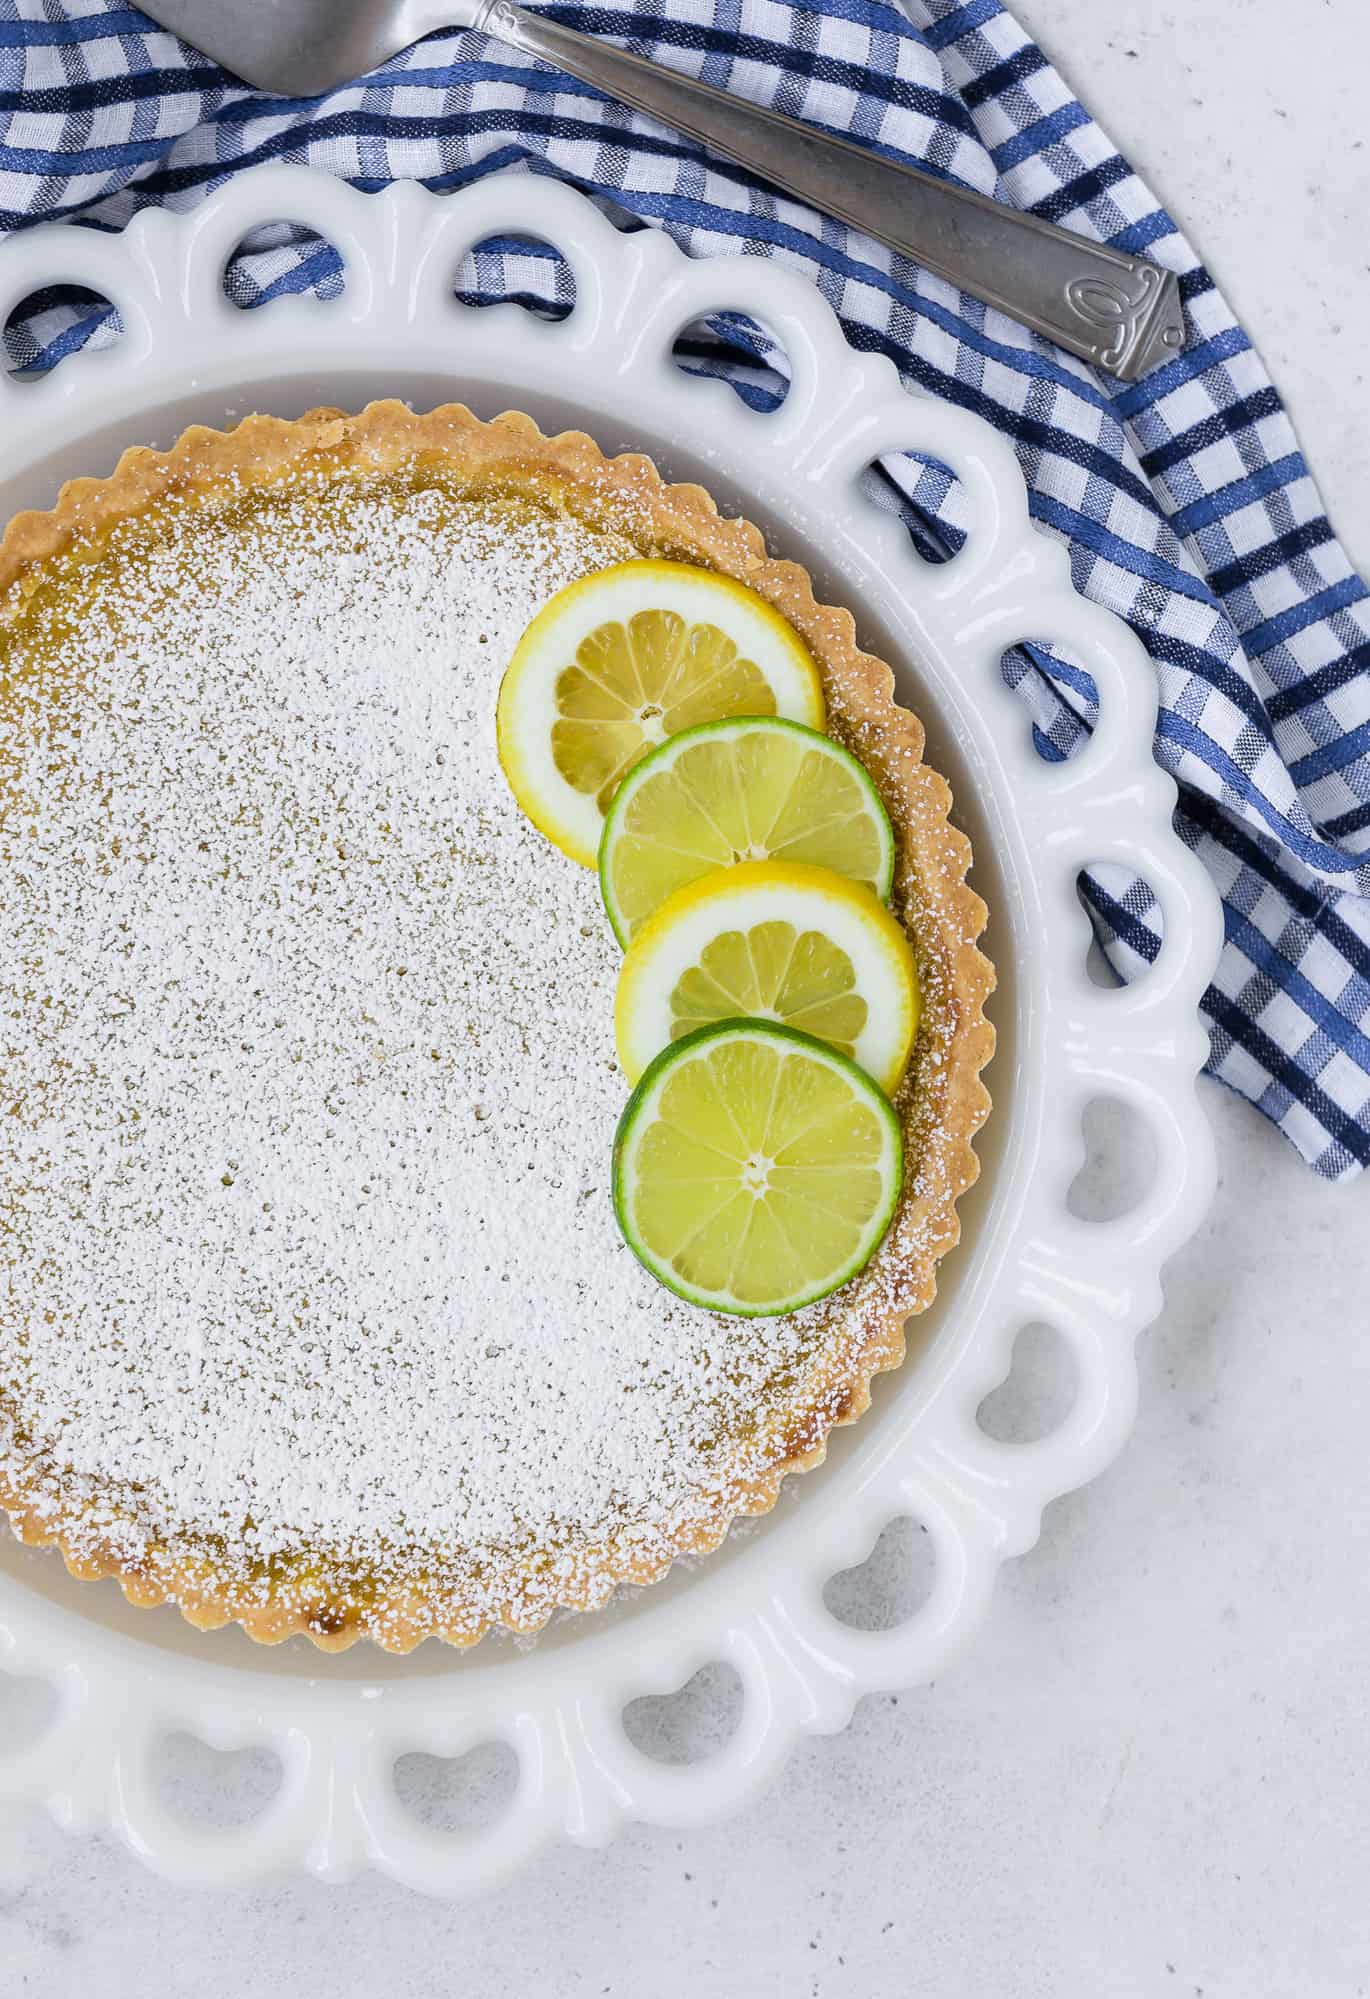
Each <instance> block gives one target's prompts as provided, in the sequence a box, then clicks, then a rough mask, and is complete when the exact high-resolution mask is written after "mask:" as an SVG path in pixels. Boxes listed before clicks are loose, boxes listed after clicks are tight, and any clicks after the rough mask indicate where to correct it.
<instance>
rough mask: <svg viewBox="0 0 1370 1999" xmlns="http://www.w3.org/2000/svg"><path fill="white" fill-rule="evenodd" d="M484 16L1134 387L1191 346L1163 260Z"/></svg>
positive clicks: (562, 39)
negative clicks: (1136, 253)
mask: <svg viewBox="0 0 1370 1999" xmlns="http://www.w3.org/2000/svg"><path fill="white" fill-rule="evenodd" d="M474 25H475V26H476V27H477V28H480V29H483V30H484V31H485V32H486V33H487V34H491V35H497V36H498V37H499V39H500V40H501V41H504V42H508V43H509V44H510V45H511V47H513V48H517V49H522V50H523V51H524V53H525V54H527V55H533V56H540V57H541V58H542V59H543V61H544V62H549V63H552V64H554V65H555V67H556V68H558V69H563V70H566V71H568V72H569V74H570V75H572V76H578V77H580V78H581V79H582V80H583V81H584V82H586V83H590V84H593V85H594V86H595V87H596V88H597V89H600V90H603V91H606V92H608V93H609V95H611V96H613V97H617V98H620V99H622V101H623V102H624V103H625V104H631V105H633V106H634V108H635V109H636V110H638V111H645V112H646V113H647V115H648V116H649V117H652V118H660V119H661V120H662V122H663V123H664V124H667V125H674V126H675V128H676V129H677V131H681V132H686V133H688V134H689V135H690V137H691V138H694V139H699V140H701V141H702V142H703V143H704V144H705V145H709V146H712V147H714V148H715V149H716V150H717V151H718V152H720V153H723V154H725V155H726V156H727V157H728V158H729V159H733V160H739V161H740V162H741V163H742V164H743V165H744V166H748V167H752V168H754V169H755V171H756V172H757V173H759V174H763V175H764V176H765V178H766V179H767V180H768V181H772V182H773V183H774V184H775V186H777V187H778V188H781V189H783V190H784V191H785V192H786V193H787V194H793V195H795V196H797V198H798V199H799V200H801V201H806V202H809V203H811V204H812V206H813V207H815V208H818V209H821V210H823V212H824V213H826V214H828V215H836V216H838V217H840V219H841V220H842V221H843V222H848V223H850V224H851V225H852V226H853V228H856V229H864V230H865V231H866V233H867V234H868V235H871V236H875V237H877V238H878V239H879V240H880V241H881V242H882V243H887V244H888V245H889V246H890V248H891V249H894V250H900V251H902V252H903V253H904V254H905V255H906V256H909V257H913V258H915V259H916V260H917V261H918V262H919V263H920V264H923V265H924V266H925V267H926V268H927V269H928V270H930V271H935V272H936V273H937V274H938V276H939V277H943V278H946V279H948V280H949V281H950V283H952V284H954V285H958V286H960V287H961V289H962V290H964V291H968V292H970V293H972V294H973V295H974V296H975V297H976V298H980V299H984V300H985V302H986V303H987V304H988V305H995V306H998V307H999V308H1000V309H1001V311H1003V312H1006V313H1008V314H1009V316H1010V317H1011V318H1013V319H1017V320H1020V321H1021V322H1022V323H1023V325H1024V326H1030V327H1032V328H1033V330H1034V331H1035V332H1037V333H1043V334H1045V335H1046V337H1047V338H1048V339H1049V340H1054V341H1055V342H1056V344H1057V346H1058V347H1064V348H1066V349H1067V351H1068V352H1069V353H1071V354H1078V355H1080V356H1081V358H1082V359H1084V360H1086V361H1089V362H1092V363H1093V365H1094V366H1095V367H1096V368H1102V369H1104V370H1105V372H1106V373H1108V374H1110V375H1116V376H1117V377H1118V378H1119V380H1120V381H1124V382H1135V381H1136V380H1137V379H1138V378H1139V377H1140V376H1142V375H1144V374H1146V373H1147V371H1148V370H1149V369H1151V368H1154V367H1155V366H1157V364H1158V363H1160V362H1162V361H1165V360H1169V359H1170V358H1171V357H1172V356H1174V355H1175V354H1177V353H1178V352H1179V351H1180V348H1181V347H1182V346H1183V345H1184V318H1183V314H1182V312H1181V308H1180V292H1179V284H1178V281H1177V279H1176V278H1175V276H1174V274H1173V273H1172V272H1169V271H1162V270H1161V269H1160V267H1159V266H1158V265H1156V264H1149V263H1147V262H1145V261H1144V259H1142V258H1140V257H1132V256H1128V255H1125V254H1124V253H1123V252H1122V251H1120V250H1112V249H1110V248H1109V247H1108V246H1107V244H1103V243H1090V242H1087V241H1086V240H1085V239H1084V238H1083V237H1080V236H1073V235H1071V234H1070V233H1069V231H1067V230H1065V229H1058V228H1056V227H1055V226H1054V224H1052V223H1050V222H1042V221H1040V220H1039V219H1038V218H1037V217H1036V216H1035V215H1022V214H1020V213H1019V212H1018V211H1017V210H1016V209H1012V208H1005V207H1004V206H1003V205H1002V203H1000V202H997V201H988V200H986V198H985V196H984V195H981V194H974V193H972V192H971V191H970V190H969V189H967V188H960V187H954V186H952V185H951V183H950V182H947V181H941V180H936V179H934V178H933V176H932V175H931V174H925V173H920V172H919V171H918V170H917V169H916V168H913V167H904V166H896V165H895V164H894V163H893V161H890V160H883V159H880V158H878V157H877V156H876V155H875V154H874V153H870V152H866V151H864V150H863V149H862V148H861V147H859V146H853V145H849V144H848V143H847V141H846V140H844V139H834V138H831V137H830V136H829V135H828V134H827V133H826V132H819V131H816V130H815V129H814V128H813V127H812V126H810V125H801V124H799V123H798V122H797V121H796V120H795V119H793V118H785V117H782V116H781V115H780V114H779V113H778V112H774V111H764V110H762V109H760V108H759V107H758V106H757V105H754V104H748V103H746V102H744V101H743V100H742V99H741V98H738V97H734V96H731V95H730V94H729V93H728V92H726V91H722V90H714V89H712V88H711V87H710V86H709V85H708V84H704V83H697V82H695V80H694V79H693V78H692V77H686V76H678V75H676V74H675V73H674V72H673V71H670V70H665V69H661V68H659V67H658V66H657V65H656V64H655V63H649V62H644V61H643V60H642V59H641V57H639V56H633V55H628V54H627V53H626V52H625V51H624V50H622V49H616V48H611V47H610V46H609V45H608V44H607V43H605V42H601V41H598V40H596V39H594V38H593V37H592V36H589V35H581V34H577V33H576V32H575V31H574V29H571V28H563V27H562V26H560V24H559V23H558V22H555V21H550V20H548V19H546V18H545V16H543V15H541V14H531V13H528V12H526V11H525V10H524V9H523V8H522V7H516V6H514V5H513V4H512V0H485V4H484V5H483V6H481V7H480V8H479V10H478V12H477V14H476V18H475V23H474Z"/></svg>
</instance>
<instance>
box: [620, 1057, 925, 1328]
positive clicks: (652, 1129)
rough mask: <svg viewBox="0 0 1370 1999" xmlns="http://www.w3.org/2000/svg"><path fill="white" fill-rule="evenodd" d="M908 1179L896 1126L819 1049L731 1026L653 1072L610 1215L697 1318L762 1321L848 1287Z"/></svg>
mask: <svg viewBox="0 0 1370 1999" xmlns="http://www.w3.org/2000/svg"><path fill="white" fill-rule="evenodd" d="M902 1175H903V1144H902V1139H901V1136H900V1130H899V1120H898V1118H897V1117H896V1116H895V1114H894V1112H893V1110H892V1109H891V1107H890V1104H889V1102H888V1100H887V1098H886V1097H885V1096H884V1095H883V1094H882V1092H881V1091H880V1090H878V1089H877V1088H876V1086H875V1084H874V1083H872V1082H871V1080H870V1078H869V1077H868V1076H867V1075H866V1074H865V1073H864V1071H862V1070H860V1069H858V1068H857V1066H856V1064H855V1063H854V1062H849V1061H848V1060H847V1058H846V1057H845V1056H843V1055H839V1054H838V1053H837V1052H836V1051H835V1050H834V1049H832V1048H830V1047H828V1046H827V1044H826V1043H824V1042H821V1041H816V1040H814V1039H813V1038H812V1036H810V1035H807V1034H797V1033H795V1032H794V1030H793V1029H792V1028H786V1027H777V1026H775V1025H773V1024H771V1023H769V1022H764V1021H725V1022H723V1023H722V1024H720V1025H718V1026H716V1027H708V1028H702V1029H700V1030H699V1031H697V1032H696V1033H694V1034H691V1035H688V1036H686V1038H685V1039H684V1040H682V1041H677V1042H675V1043H674V1044H673V1045H672V1046H671V1047H669V1048H667V1049H665V1050H664V1051H663V1052H662V1053H661V1054H660V1055H659V1056H658V1057H657V1059H656V1060H655V1061H654V1062H653V1063H652V1064H651V1066H650V1068H649V1069H648V1070H647V1072H646V1074H645V1075H644V1076H643V1078H642V1080H641V1082H640V1083H639V1084H638V1086H637V1089H636V1090H635V1091H634V1092H633V1095H632V1098H631V1100H630V1101H629V1104H628V1108H627V1109H626V1110H625V1112H624V1113H623V1117H622V1120H621V1121H620V1124H619V1128H618V1136H617V1138H616V1140H615V1142H614V1209H615V1212H616V1214H617V1216H618V1221H619V1226H620V1228H621V1229H622V1231H623V1236H624V1240H625V1241H626V1242H627V1244H628V1246H629V1248H630V1249H631V1250H632V1251H633V1254H634V1255H635V1256H636V1257H638V1258H639V1260H640V1261H641V1262H642V1263H644V1264H645V1265H646V1267H647V1268H648V1270H650V1271H651V1272H652V1274H653V1276H655V1277H657V1278H659V1279H660V1281H661V1282H662V1283H663V1284H665V1285H667V1286H669V1288H670V1289H671V1290H672V1291H675V1292H678V1293H679V1295H680V1296H681V1297H682V1298H686V1299H688V1300H689V1301H690V1303H691V1304H694V1305H703V1306H705V1307H706V1308H707V1309H708V1310H710V1311H714V1312H734V1313H739V1314H742V1315H745V1316H747V1317H755V1318H767V1317H772V1316H774V1315H775V1314H777V1313H780V1312H793V1311H796V1310H797V1309H798V1308H799V1307H800V1306H801V1305H809V1304H812V1303H813V1302H814V1300H815V1299H818V1298H824V1297H826V1296H827V1295H828V1293H829V1292H830V1291H836V1290H837V1289H838V1287H839V1286H840V1285H843V1284H845V1283H847V1282H848V1281H849V1279H851V1278H853V1277H855V1276H856V1274H857V1273H858V1271H860V1270H862V1269H864V1267H865V1265H866V1264H867V1263H869V1261H870V1259H871V1257H872V1256H873V1255H874V1254H875V1251H876V1250H877V1249H878V1248H879V1246H880V1243H881V1241H882V1240H883V1238H884V1236H885V1233H886V1231H887V1230H888V1228H889V1225H890V1219H891V1217H892V1215H893V1213H894V1207H895V1203H896V1201H897V1200H898V1198H899V1188H900V1183H901V1179H902Z"/></svg>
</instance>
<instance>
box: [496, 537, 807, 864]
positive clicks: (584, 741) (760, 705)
mask: <svg viewBox="0 0 1370 1999" xmlns="http://www.w3.org/2000/svg"><path fill="white" fill-rule="evenodd" d="M725 715H784V716H786V717H787V718H788V719H789V720H790V721H792V722H807V723H808V724H809V725H810V726H811V727H813V728H819V729H821V728H822V726H823V717H824V710H823V689H822V685H821V683H820V681H819V678H818V669H817V668H816V667H815V665H814V663H813V660H812V658H811V657H810V655H809V651H808V648H807V647H806V646H805V644H804V642H803V640H802V639H801V638H800V636H799V634H798V632H796V631H795V629H794V627H793V626H792V625H790V624H789V623H788V622H787V621H786V620H785V619H784V618H782V617H781V615H780V613H779V611H777V610H775V609H773V607H772V606H771V605H770V604H768V603H767V602H766V600H765V598H764V597H759V596H758V595H757V593H756V592H755V591H754V590H749V589H748V588H747V587H746V585H745V584H743V583H735V582H734V581H733V579H732V578H731V577H730V576H716V575H715V574H714V573H713V572H712V571H711V570H708V569H694V568H691V567H690V565H689V564H688V563H684V562H621V563H619V564H617V565H616V566H615V567H614V568H612V569H601V570H599V571H598V573H597V574H595V575H593V576H585V577H582V578H581V580H580V581H579V582H578V583H571V584H569V585H568V586H567V587H566V589H564V590H561V591H558V593H557V595H556V596H555V597H553V598H552V600H551V602H550V603H549V604H545V605H544V606H543V608H542V610H541V611H539V613H538V615H537V617H536V618H534V620H533V622H532V624H531V625H529V627H528V629H527V631H526V632H525V633H524V634H523V637H522V638H521V639H520V640H519V642H518V645H517V646H516V647H515V649H514V656H513V658H512V659H511V660H510V662H509V666H508V668H507V670H506V672H505V675H504V680H503V682H502V684H501V686H500V691H499V712H498V716H497V729H498V735H499V755H500V762H501V763H502V764H503V766H504V774H505V776H506V777H507V778H508V780H509V783H510V785H511V786H512V788H513V792H514V796H515V797H516V798H517V799H518V802H519V804H520V805H521V806H522V807H523V810H524V811H525V812H526V813H527V815H528V817H529V818H530V819H531V820H532V822H533V824H534V825H535V826H536V827H537V828H538V829H539V830H540V831H541V832H543V833H545V834H546V835H547V837H548V839H549V840H553V841H555V843H556V845H557V846H558V847H560V848H561V849H562V850H563V852H565V853H567V854H569V855H570V856H571V858H572V860H574V861H580V862H582V863H583V864H584V866H586V867H587V868H592V867H593V866H594V865H595V858H596V855H597V854H598V852H599V836H600V831H601V829H602V827H603V823H604V814H605V812H606V811H607V810H608V807H609V801H610V799H612V797H613V795H614V793H615V791H616V790H617V789H618V786H619V784H620V782H621V781H622V779H623V777H624V776H625V774H626V773H627V772H628V771H629V770H631V769H632V767H633V765H634V764H635V763H636V762H637V761H638V758H639V757H641V756H643V755H645V753H646V752H647V751H648V750H649V749H651V748H652V747H653V745H654V744H656V743H660V742H663V741H664V740H665V738H666V737H667V736H673V735H675V734H676V733H677V731H679V730H681V729H688V728H691V727H692V726H693V725H694V724H695V723H696V722H713V721H717V720H718V719H719V718H720V717H721V716H725Z"/></svg>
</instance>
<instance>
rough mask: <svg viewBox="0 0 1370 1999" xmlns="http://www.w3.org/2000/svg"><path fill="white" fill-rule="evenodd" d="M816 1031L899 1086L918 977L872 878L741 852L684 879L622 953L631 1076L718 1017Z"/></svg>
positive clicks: (622, 1010) (622, 1017) (622, 1014)
mask: <svg viewBox="0 0 1370 1999" xmlns="http://www.w3.org/2000/svg"><path fill="white" fill-rule="evenodd" d="M744 1018H745V1019H756V1020H770V1021H776V1022H778V1023H780V1024H781V1025H782V1026H785V1027H794V1028H798V1029H799V1030H800V1031H801V1032H803V1033H805V1034H812V1035H816V1036H817V1037H818V1039H819V1040H821V1041H826V1042H827V1043H828V1044H829V1045H830V1046H831V1047H833V1048H836V1049H838V1050H839V1051H840V1053H842V1054H843V1055H846V1056H849V1057H850V1058H851V1059H852V1060H853V1061H855V1062H857V1063H858V1064H859V1065H860V1067H861V1068H863V1069H864V1070H865V1071H866V1073H867V1075H869V1076H872V1077H873V1078H874V1079H875V1081H876V1082H877V1083H878V1084H879V1085H880V1087H881V1088H882V1089H884V1090H888V1091H890V1092H891V1093H892V1092H893V1091H894V1089H895V1088H896V1086H897V1085H898V1082H899V1079H900V1077H901V1076H902V1075H903V1073H904V1069H905V1067H906V1065H907V1063H908V1059H909V1052H910V1050H911V1049H912V1047H913V1038H914V1035H915V1034H916V1033H917V1030H918V978H917V973H916V972H915V969H914V963H913V953H912V951H911V950H910V949H909V942H908V939H907V937H906V936H905V935H904V932H903V930H902V929H901V928H900V926H899V924H898V922H897V921H896V920H895V918H894V917H893V916H892V915H891V914H890V912H889V910H888V909H886V908H885V906H884V904H883V903H880V902H877V901H876V899H875V897H874V896H873V895H872V894H871V892H870V890H869V889H868V888H863V887H861V886H860V884H859V883H857V882H851V881H848V880H847V879H846V878H845V876H843V875H837V874H834V873H833V872H832V870H831V869H830V868H815V867H809V866H807V865H806V864H804V863H803V862H799V861H742V862H740V863H739V864H738V866H737V867H735V868H720V869H718V870H717V871H716V872H715V873H714V874H711V875H705V876H703V877H702V878H701V879H700V880H699V881H696V882H691V883H689V885H688V886H687V887H685V888H682V889H677V890H676V892H675V894H674V895H673V896H670V897H668V899H667V900H666V901H665V902H664V903H663V904H662V905H661V907H660V909H658V910H657V911H656V913H655V915H653V916H650V917H648V919H647V921H646V923H644V924H643V926H642V928H641V929H640V930H639V931H638V933H637V935H636V936H635V937H634V939H633V941H632V943H631V944H630V945H629V946H628V949H627V951H626V953H625V954H624V959H623V966H622V969H621V970H620V972H619V978H618V995H617V999H616V1002H615V1022H616V1026H617V1033H618V1053H619V1060H620V1061H621V1063H622V1064H623V1068H624V1072H625V1074H626V1075H627V1077H628V1080H629V1081H630V1082H636V1080H637V1078H638V1077H639V1076H640V1075H641V1074H642V1072H643V1070H644V1069H645V1068H646V1067H647V1064H648V1063H649V1062H651V1061H652V1060H653V1058H654V1057H655V1056H656V1055H658V1054H659V1053H660V1051H661V1050H662V1049H663V1048H665V1047H666V1046H667V1045H668V1044H669V1043H670V1042H672V1041H679V1040H680V1039H681V1038H682V1036H684V1035H686V1034H690V1033H692V1032H693V1031H694V1030H695V1028H697V1027H706V1026H710V1025H712V1024H713V1023H714V1022H715V1021H720V1020H738V1019H744Z"/></svg>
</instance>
